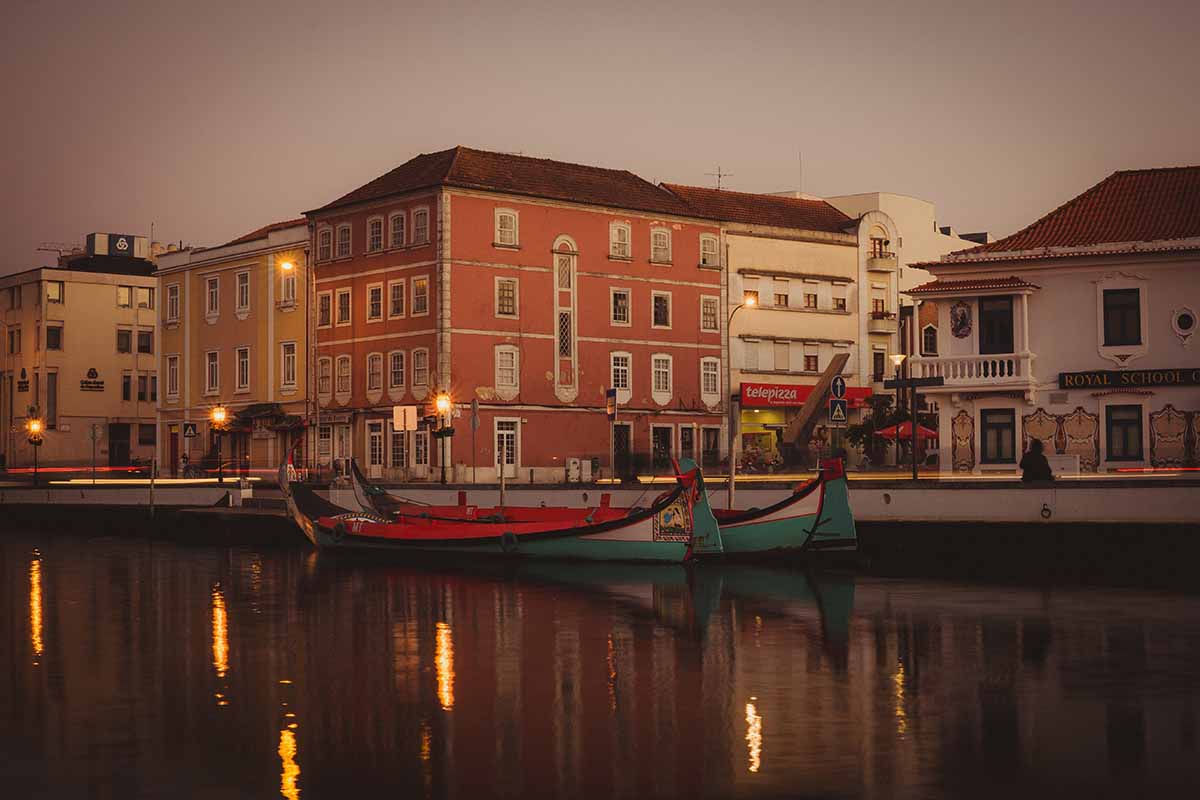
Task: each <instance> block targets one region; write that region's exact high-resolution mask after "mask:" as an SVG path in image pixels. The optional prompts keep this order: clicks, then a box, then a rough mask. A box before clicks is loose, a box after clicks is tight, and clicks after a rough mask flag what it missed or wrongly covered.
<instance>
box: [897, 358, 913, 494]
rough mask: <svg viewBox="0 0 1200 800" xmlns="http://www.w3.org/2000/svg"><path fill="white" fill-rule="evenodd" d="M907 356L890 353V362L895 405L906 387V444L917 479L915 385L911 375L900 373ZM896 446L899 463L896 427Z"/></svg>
mask: <svg viewBox="0 0 1200 800" xmlns="http://www.w3.org/2000/svg"><path fill="white" fill-rule="evenodd" d="M906 358H908V355H907V354H906V353H892V355H891V359H892V364H893V365H895V367H896V405H897V407H899V405H900V397H901V395H902V393H903V392H904V390H905V388H907V389H908V419H909V441H908V446H909V448H910V449H911V450H912V479H913V480H914V481H915V480H917V385H916V384H915V383H914V382H913V381H912V380H911V376H904V375H902V374H901V368H902V367H903V365H904V360H905V359H906ZM896 447H897V459H896V463H897V465H899V463H900V459H899V457H898V456H899V447H900V429H899V427H897V429H896Z"/></svg>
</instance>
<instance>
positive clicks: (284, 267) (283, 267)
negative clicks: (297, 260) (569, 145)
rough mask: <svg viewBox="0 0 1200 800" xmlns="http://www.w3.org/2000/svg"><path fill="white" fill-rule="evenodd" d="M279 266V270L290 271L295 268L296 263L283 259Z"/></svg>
mask: <svg viewBox="0 0 1200 800" xmlns="http://www.w3.org/2000/svg"><path fill="white" fill-rule="evenodd" d="M279 268H280V269H281V270H283V271H284V272H291V271H292V270H294V269H295V268H296V265H295V264H294V263H292V262H291V261H284V262H283V263H282V264H280V265H279Z"/></svg>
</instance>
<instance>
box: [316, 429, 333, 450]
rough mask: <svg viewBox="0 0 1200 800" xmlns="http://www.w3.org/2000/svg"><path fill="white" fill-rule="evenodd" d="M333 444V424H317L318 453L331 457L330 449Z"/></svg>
mask: <svg viewBox="0 0 1200 800" xmlns="http://www.w3.org/2000/svg"><path fill="white" fill-rule="evenodd" d="M332 445H333V426H332V425H318V426H317V453H318V454H319V455H321V456H325V457H326V458H328V457H329V451H330V450H331V449H332Z"/></svg>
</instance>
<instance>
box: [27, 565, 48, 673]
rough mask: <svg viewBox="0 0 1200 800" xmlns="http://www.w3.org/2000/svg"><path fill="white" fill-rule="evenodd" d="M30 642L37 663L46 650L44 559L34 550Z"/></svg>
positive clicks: (31, 582)
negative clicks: (43, 623)
mask: <svg viewBox="0 0 1200 800" xmlns="http://www.w3.org/2000/svg"><path fill="white" fill-rule="evenodd" d="M29 643H30V645H31V646H32V647H33V659H34V661H33V663H34V664H37V663H38V659H40V658H41V657H42V653H43V652H44V651H45V643H44V642H43V641H42V559H41V554H40V553H39V552H38V551H37V550H34V551H33V558H32V559H31V560H30V562H29Z"/></svg>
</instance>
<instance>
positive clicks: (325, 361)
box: [317, 356, 334, 398]
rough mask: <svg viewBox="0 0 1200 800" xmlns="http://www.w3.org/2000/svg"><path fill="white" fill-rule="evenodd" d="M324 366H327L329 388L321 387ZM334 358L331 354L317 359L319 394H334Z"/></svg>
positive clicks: (328, 395)
mask: <svg viewBox="0 0 1200 800" xmlns="http://www.w3.org/2000/svg"><path fill="white" fill-rule="evenodd" d="M322 368H326V370H325V375H326V377H327V379H328V381H329V385H328V388H327V389H322V388H321V374H322ZM333 381H334V376H333V358H332V357H331V356H321V357H320V358H318V359H317V396H318V397H325V398H329V397H332V396H333Z"/></svg>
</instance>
